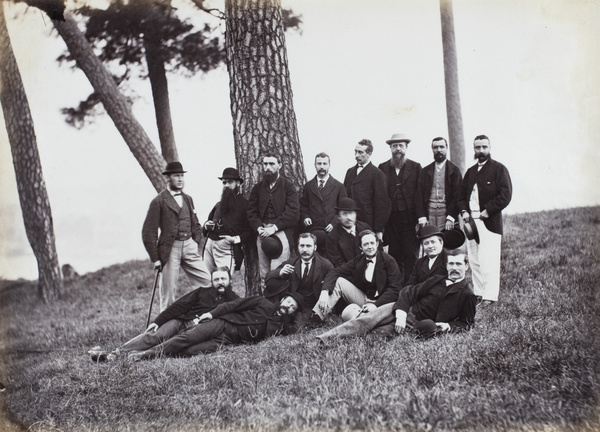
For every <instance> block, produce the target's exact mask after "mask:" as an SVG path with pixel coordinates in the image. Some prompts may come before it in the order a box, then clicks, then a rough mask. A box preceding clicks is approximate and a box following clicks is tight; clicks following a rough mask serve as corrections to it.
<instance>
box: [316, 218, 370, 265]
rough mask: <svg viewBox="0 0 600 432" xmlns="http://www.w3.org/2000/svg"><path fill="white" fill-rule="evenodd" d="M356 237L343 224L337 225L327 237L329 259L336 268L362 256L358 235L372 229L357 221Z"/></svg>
mask: <svg viewBox="0 0 600 432" xmlns="http://www.w3.org/2000/svg"><path fill="white" fill-rule="evenodd" d="M354 228H355V229H356V235H355V236H353V235H352V234H349V233H348V232H347V231H346V230H345V229H344V227H343V226H342V225H341V224H339V223H338V224H335V225H334V226H333V229H332V230H331V232H330V233H329V234H328V235H327V243H326V246H327V259H328V260H329V261H331V264H333V266H334V267H339V266H341V265H342V264H344V263H347V262H348V261H350V260H352V259H353V258H354V257H355V256H357V255H360V254H361V250H360V240H359V238H358V234H359V233H360V232H361V231H364V230H367V229H368V230H370V229H371V227H369V225H367V224H366V223H364V222H361V221H356V226H355V227H354Z"/></svg>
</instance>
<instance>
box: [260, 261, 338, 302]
mask: <svg viewBox="0 0 600 432" xmlns="http://www.w3.org/2000/svg"><path fill="white" fill-rule="evenodd" d="M286 264H291V265H293V266H294V273H292V274H289V275H286V276H284V277H281V276H280V275H279V272H280V271H281V269H282V268H283V266H285V265H286ZM331 269H333V265H332V264H331V263H330V262H329V260H328V259H326V258H323V257H322V256H320V255H318V254H315V256H314V261H313V264H312V267H311V269H310V273H309V276H310V285H311V286H312V292H310V293H307V292H302V291H299V290H298V288H299V287H300V284H301V282H302V259H301V258H300V257H295V258H292V259H289V260H287V261H286V262H284V263H283V264H281V265H280V266H279V267H277V268H276V269H274V270H271V271H270V272H269V273H267V276H266V277H265V282H266V283H267V282H268V281H269V280H271V279H278V280H280V281H282V282H283V283H285V282H289V284H290V288H289V291H288V292H300V294H302V295H303V296H305V297H306V296H307V295H308V297H309V298H310V296H311V295H313V296H314V297H315V300H317V299H318V298H319V295H320V294H321V289H322V287H323V280H324V279H325V276H326V275H327V273H329V271H330V270H331ZM314 305H315V301H313V302H312V304H311V305H309V306H308V307H309V308H312V307H313V306H314ZM304 309H305V308H304Z"/></svg>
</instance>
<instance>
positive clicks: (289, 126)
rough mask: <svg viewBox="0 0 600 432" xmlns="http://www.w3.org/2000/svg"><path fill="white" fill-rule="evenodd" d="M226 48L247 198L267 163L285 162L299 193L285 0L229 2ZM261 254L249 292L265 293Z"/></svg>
mask: <svg viewBox="0 0 600 432" xmlns="http://www.w3.org/2000/svg"><path fill="white" fill-rule="evenodd" d="M225 22H226V34H225V46H226V50H227V70H228V71H229V92H230V97H231V115H232V117H233V137H234V143H235V157H236V162H237V166H238V167H239V170H240V172H241V173H242V177H244V179H245V180H246V181H245V182H244V189H245V192H246V195H247V194H248V193H249V192H250V190H251V189H252V187H253V186H254V185H255V184H256V183H257V182H258V181H259V180H260V179H261V178H262V172H263V170H262V157H263V155H264V154H265V153H274V154H277V155H279V156H280V157H281V162H282V172H283V175H284V176H285V177H287V178H288V179H289V180H290V181H292V182H293V183H294V184H295V185H296V187H297V189H298V191H301V189H302V186H303V185H304V183H305V182H306V174H305V171H304V163H303V160H302V151H301V149H300V143H299V140H298V129H297V126H296V114H295V113H294V107H293V103H292V87H291V84H290V74H289V70H288V60H287V50H286V46H285V36H284V29H283V21H282V15H281V3H280V1H279V0H226V1H225ZM255 254H256V251H255V250H254V251H251V254H250V256H249V257H248V258H249V259H248V260H247V272H246V282H247V285H246V286H247V288H246V290H247V292H248V293H249V294H252V293H256V292H258V290H259V289H260V288H259V286H260V284H259V282H258V281H259V277H258V263H257V261H258V260H257V258H256V255H255Z"/></svg>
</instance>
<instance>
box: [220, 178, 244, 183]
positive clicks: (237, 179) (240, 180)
mask: <svg viewBox="0 0 600 432" xmlns="http://www.w3.org/2000/svg"><path fill="white" fill-rule="evenodd" d="M218 179H219V180H235V181H239V182H240V183H244V179H243V178H239V177H237V178H236V177H218Z"/></svg>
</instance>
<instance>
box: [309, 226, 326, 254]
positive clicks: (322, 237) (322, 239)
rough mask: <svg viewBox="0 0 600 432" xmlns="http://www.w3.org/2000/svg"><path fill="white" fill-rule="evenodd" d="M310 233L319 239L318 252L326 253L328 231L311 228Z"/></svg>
mask: <svg viewBox="0 0 600 432" xmlns="http://www.w3.org/2000/svg"><path fill="white" fill-rule="evenodd" d="M310 233H311V234H312V235H314V236H315V237H316V238H317V250H320V251H321V252H323V253H325V246H326V244H327V231H325V229H324V228H320V227H314V228H311V230H310Z"/></svg>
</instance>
